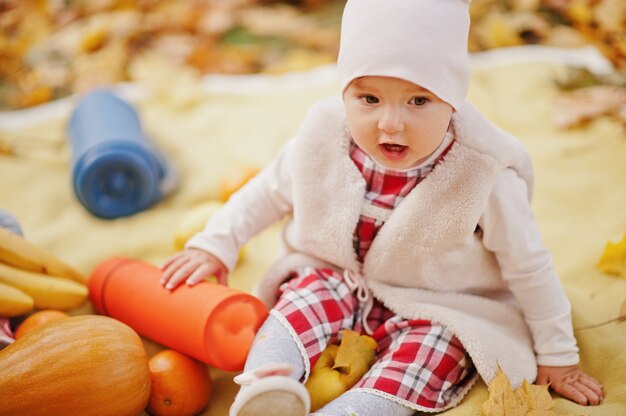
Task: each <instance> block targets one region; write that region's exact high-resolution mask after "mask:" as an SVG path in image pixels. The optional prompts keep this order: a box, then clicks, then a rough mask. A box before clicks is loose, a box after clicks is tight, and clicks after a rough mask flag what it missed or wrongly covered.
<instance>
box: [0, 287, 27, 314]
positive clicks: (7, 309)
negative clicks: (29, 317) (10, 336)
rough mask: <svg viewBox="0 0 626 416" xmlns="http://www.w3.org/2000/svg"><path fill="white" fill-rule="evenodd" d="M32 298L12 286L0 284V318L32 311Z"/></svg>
mask: <svg viewBox="0 0 626 416" xmlns="http://www.w3.org/2000/svg"><path fill="white" fill-rule="evenodd" d="M33 306H34V304H33V298H31V297H30V296H28V295H27V294H26V293H24V292H22V291H21V290H19V289H17V288H14V287H13V286H9V285H5V284H4V283H0V316H2V317H5V318H9V317H11V316H18V315H23V314H25V313H27V312H30V311H32V310H33Z"/></svg>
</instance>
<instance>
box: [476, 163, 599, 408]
mask: <svg viewBox="0 0 626 416" xmlns="http://www.w3.org/2000/svg"><path fill="white" fill-rule="evenodd" d="M526 195H527V189H526V186H525V182H524V181H522V179H521V178H519V177H518V176H517V175H516V174H515V172H514V171H512V170H506V171H505V172H504V174H503V175H502V176H501V177H500V178H499V180H498V182H497V184H496V186H495V188H494V192H493V194H492V195H491V197H490V199H489V203H488V206H487V209H486V210H485V213H484V214H483V216H482V217H481V219H480V221H479V225H480V227H481V228H482V229H483V231H484V234H483V244H484V245H485V247H486V248H487V249H489V250H491V251H493V252H494V253H495V255H496V258H497V259H498V263H499V264H500V268H501V270H502V276H503V278H504V280H505V281H506V283H507V284H508V287H509V289H510V290H511V292H513V294H514V295H515V297H516V299H517V301H518V303H519V305H520V307H521V309H522V311H523V313H524V316H525V318H526V322H527V324H528V326H529V328H530V330H531V332H532V335H533V340H534V348H535V354H536V356H537V363H538V368H537V372H538V376H537V381H536V382H537V383H538V384H550V388H551V389H552V390H554V391H555V392H557V393H559V394H561V395H562V396H563V397H565V398H567V399H570V400H573V401H575V402H577V403H581V404H598V403H599V402H600V401H601V400H602V398H603V397H604V395H603V393H602V385H601V384H600V383H599V382H598V381H597V380H595V379H593V378H592V377H590V376H588V375H586V374H584V373H583V372H582V371H580V370H579V368H578V362H579V355H578V347H577V346H576V339H575V338H574V333H573V328H572V320H571V305H570V303H569V300H568V299H567V296H566V295H565V292H564V291H563V288H562V286H561V284H560V282H559V279H558V276H557V274H556V271H555V269H554V266H553V264H552V259H551V256H550V253H549V252H548V250H547V249H546V248H545V246H544V245H543V243H542V241H541V236H540V233H539V229H538V226H537V223H536V221H535V218H534V215H533V213H532V211H531V208H530V203H529V202H528V198H527V196H526Z"/></svg>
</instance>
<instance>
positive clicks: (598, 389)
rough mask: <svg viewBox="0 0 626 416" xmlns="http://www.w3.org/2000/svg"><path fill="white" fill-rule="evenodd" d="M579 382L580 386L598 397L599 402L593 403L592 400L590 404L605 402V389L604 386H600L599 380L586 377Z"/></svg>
mask: <svg viewBox="0 0 626 416" xmlns="http://www.w3.org/2000/svg"><path fill="white" fill-rule="evenodd" d="M579 382H580V384H582V385H584V386H585V387H586V388H588V389H589V390H591V391H592V392H593V393H594V394H595V397H598V401H597V402H593V401H591V400H590V401H589V404H599V403H600V402H601V401H602V400H604V389H603V388H602V384H600V382H599V381H598V380H596V379H595V378H593V377H591V376H588V375H584V376H582V377H581V378H580V380H579ZM587 397H589V396H587Z"/></svg>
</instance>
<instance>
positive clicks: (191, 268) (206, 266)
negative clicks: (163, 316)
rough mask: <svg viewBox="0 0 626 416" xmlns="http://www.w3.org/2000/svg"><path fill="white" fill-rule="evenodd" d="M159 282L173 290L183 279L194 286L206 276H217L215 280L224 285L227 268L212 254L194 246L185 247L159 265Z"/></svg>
mask: <svg viewBox="0 0 626 416" xmlns="http://www.w3.org/2000/svg"><path fill="white" fill-rule="evenodd" d="M161 270H163V276H162V277H161V284H162V285H163V286H165V288H166V289H169V290H174V289H175V288H176V287H178V285H180V284H181V283H182V282H183V281H184V282H186V283H187V284H188V285H189V286H194V285H196V284H198V283H200V282H201V281H203V280H204V279H205V278H207V277H212V276H215V277H217V282H218V283H220V284H222V285H226V277H227V275H228V270H227V269H226V266H224V263H222V262H221V261H220V260H219V259H218V258H217V257H215V256H214V255H212V254H210V253H207V252H206V251H203V250H198V249H195V248H186V249H184V250H183V251H181V252H178V253H176V254H175V255H173V256H172V257H170V258H169V259H167V260H166V261H165V263H163V265H162V266H161Z"/></svg>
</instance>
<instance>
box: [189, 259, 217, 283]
mask: <svg viewBox="0 0 626 416" xmlns="http://www.w3.org/2000/svg"><path fill="white" fill-rule="evenodd" d="M214 273H215V270H214V268H213V267H210V266H209V265H207V264H203V265H201V266H200V267H198V268H197V269H196V270H195V271H194V272H193V273H192V274H191V276H189V277H188V278H187V280H186V281H185V283H187V285H189V286H195V285H197V284H198V283H200V282H202V281H203V280H204V279H206V278H207V277H211V276H213V274H214Z"/></svg>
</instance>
